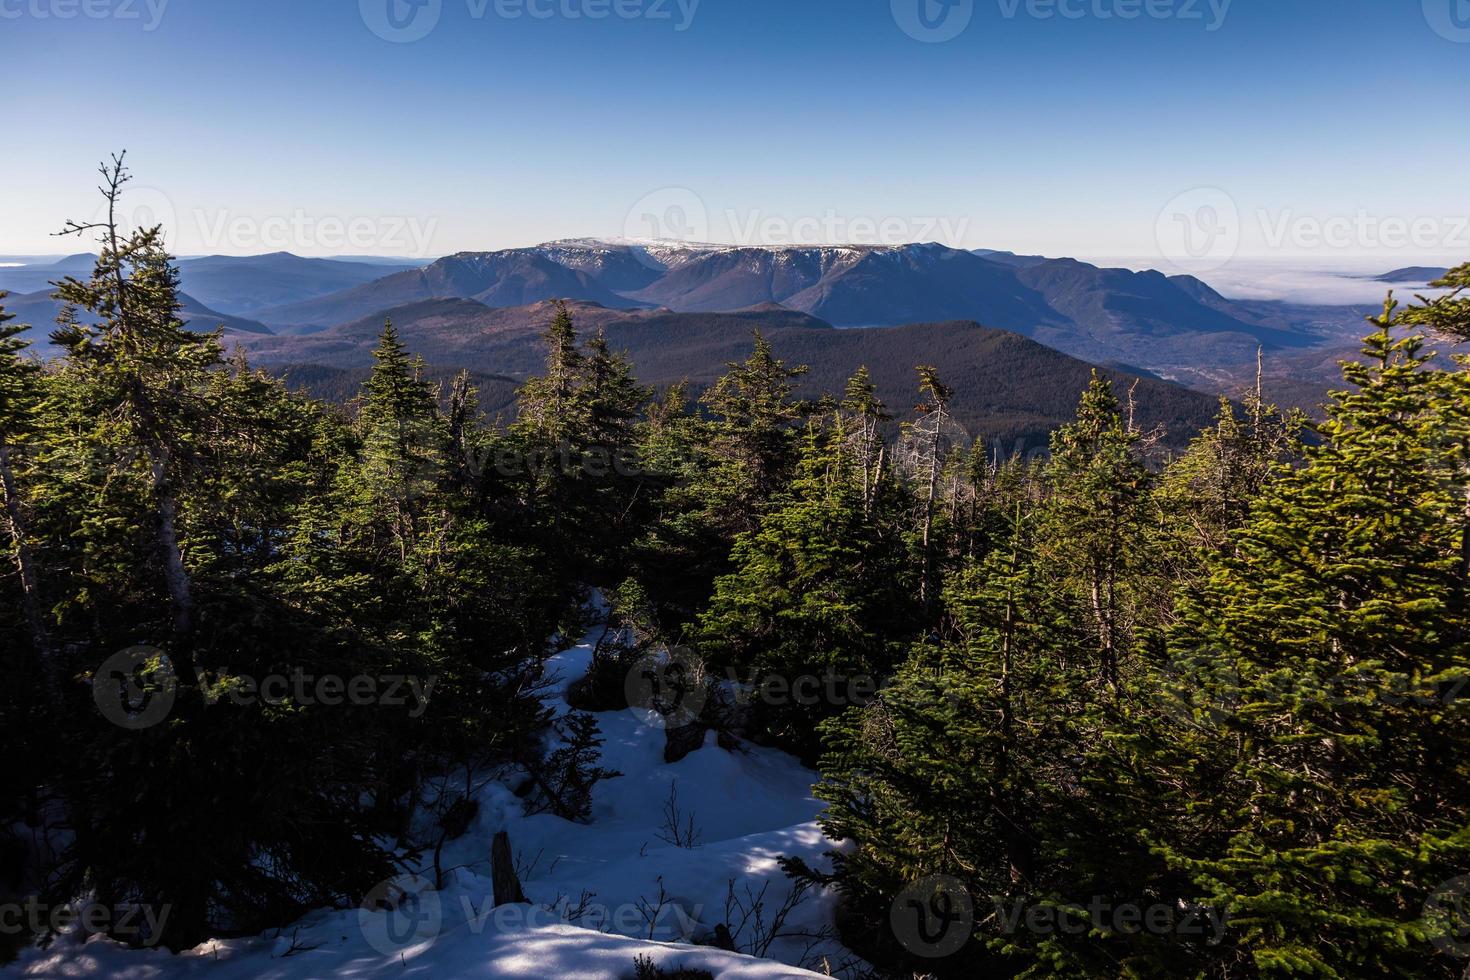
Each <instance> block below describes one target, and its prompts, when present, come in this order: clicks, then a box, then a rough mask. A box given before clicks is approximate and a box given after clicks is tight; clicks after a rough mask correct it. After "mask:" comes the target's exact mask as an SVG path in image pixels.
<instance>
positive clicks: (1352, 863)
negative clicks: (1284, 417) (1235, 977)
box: [1156, 303, 1470, 977]
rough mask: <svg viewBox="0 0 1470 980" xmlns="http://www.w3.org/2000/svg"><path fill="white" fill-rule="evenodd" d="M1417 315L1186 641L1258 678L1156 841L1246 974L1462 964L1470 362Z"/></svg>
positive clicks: (1366, 372) (1178, 641) (1387, 340)
mask: <svg viewBox="0 0 1470 980" xmlns="http://www.w3.org/2000/svg"><path fill="white" fill-rule="evenodd" d="M1402 319H1403V320H1409V321H1411V322H1418V321H1419V320H1420V319H1421V317H1419V316H1417V315H1413V316H1409V317H1403V318H1402ZM1400 322H1401V318H1400V317H1399V316H1397V315H1396V313H1395V308H1394V306H1393V305H1392V303H1390V304H1389V306H1388V307H1386V310H1385V314H1384V316H1383V317H1381V318H1380V319H1379V320H1378V321H1377V323H1378V326H1379V329H1378V331H1377V332H1376V333H1374V334H1373V335H1372V336H1370V337H1369V338H1368V339H1367V345H1366V348H1365V350H1364V354H1365V361H1364V362H1362V363H1358V362H1349V363H1346V364H1345V365H1344V369H1343V374H1344V379H1345V380H1346V381H1347V382H1348V383H1349V384H1350V385H1351V388H1350V389H1348V390H1344V391H1341V392H1337V393H1335V394H1334V396H1333V402H1332V404H1331V405H1330V406H1329V410H1328V419H1327V421H1326V423H1325V424H1323V425H1322V426H1321V428H1320V435H1321V440H1322V441H1321V444H1320V445H1318V446H1315V447H1312V448H1310V449H1309V450H1308V451H1307V464H1306V466H1305V468H1303V469H1301V470H1299V471H1296V472H1292V473H1290V474H1288V475H1286V476H1284V477H1283V478H1281V479H1280V480H1279V481H1277V482H1276V483H1275V484H1273V485H1272V486H1271V487H1270V488H1269V489H1268V491H1267V492H1266V494H1265V496H1264V498H1263V499H1262V500H1261V501H1260V502H1259V504H1258V506H1257V507H1256V509H1255V510H1254V512H1253V515H1252V518H1251V520H1250V522H1249V523H1248V524H1247V525H1246V526H1245V528H1244V529H1243V530H1242V531H1241V532H1240V534H1239V535H1238V537H1237V538H1236V539H1235V540H1234V541H1233V542H1232V545H1231V548H1230V549H1229V550H1228V551H1227V552H1226V553H1225V554H1224V555H1223V556H1222V557H1221V558H1220V559H1219V561H1218V564H1217V565H1216V567H1215V569H1214V572H1213V575H1212V576H1211V578H1210V579H1209V582H1208V585H1207V586H1206V587H1205V588H1204V589H1203V590H1202V591H1201V592H1200V593H1199V594H1198V595H1197V596H1189V597H1186V601H1185V603H1184V606H1183V622H1182V624H1181V625H1180V626H1179V627H1178V628H1177V629H1176V630H1175V631H1174V632H1173V633H1172V634H1171V636H1170V649H1171V654H1172V655H1173V656H1174V657H1176V658H1183V657H1192V656H1198V655H1200V654H1201V653H1205V654H1208V655H1209V656H1210V657H1212V658H1213V659H1215V660H1218V661H1222V662H1223V663H1224V664H1225V666H1226V668H1227V669H1228V671H1229V672H1230V673H1232V674H1234V675H1235V676H1237V677H1238V678H1239V691H1238V694H1237V696H1236V697H1235V698H1234V699H1233V705H1232V706H1231V710H1228V711H1226V712H1223V713H1216V714H1215V716H1214V717H1215V723H1214V724H1212V725H1209V726H1206V727H1204V728H1202V729H1200V730H1199V731H1197V732H1196V734H1195V736H1194V737H1193V738H1192V739H1191V741H1190V743H1189V749H1190V750H1189V751H1188V752H1187V753H1184V754H1185V755H1186V756H1187V758H1184V759H1171V760H1169V761H1168V763H1167V764H1169V765H1170V768H1171V769H1172V770H1173V771H1178V769H1177V768H1175V767H1176V766H1177V765H1179V764H1181V763H1182V764H1184V765H1185V766H1187V767H1188V770H1192V771H1193V772H1194V774H1195V776H1194V782H1193V785H1192V786H1191V787H1190V790H1189V794H1190V796H1191V797H1192V800H1193V802H1192V803H1191V804H1190V805H1188V806H1187V807H1184V808H1182V809H1181V810H1180V811H1179V813H1180V814H1181V817H1180V819H1179V821H1178V822H1177V823H1176V824H1173V825H1172V826H1170V825H1161V826H1162V827H1167V832H1165V833H1160V834H1159V835H1157V836H1156V842H1157V846H1158V848H1159V850H1160V853H1162V854H1164V855H1166V856H1167V858H1168V860H1169V862H1170V864H1171V866H1172V867H1174V868H1176V869H1178V870H1180V871H1182V872H1184V873H1187V874H1188V875H1189V876H1190V877H1191V878H1192V879H1193V882H1194V884H1195V885H1196V886H1197V888H1198V894H1197V896H1196V898H1197V900H1198V901H1200V902H1202V903H1204V904H1208V905H1210V906H1213V907H1215V908H1218V909H1222V910H1225V911H1227V912H1228V914H1229V916H1230V920H1231V942H1230V943H1229V945H1228V947H1227V948H1226V949H1225V950H1223V951H1221V953H1220V959H1221V964H1220V967H1219V969H1221V970H1222V971H1226V972H1228V973H1230V974H1233V973H1235V972H1238V971H1241V970H1253V971H1256V972H1258V973H1260V974H1262V975H1268V976H1285V975H1304V974H1315V975H1321V976H1369V975H1373V976H1378V975H1402V976H1409V975H1412V976H1444V977H1450V976H1458V975H1459V973H1460V972H1461V971H1462V970H1463V963H1462V962H1457V961H1454V960H1453V959H1451V958H1450V957H1449V956H1446V955H1442V954H1437V953H1436V947H1435V946H1434V943H1435V942H1436V941H1441V942H1442V941H1443V940H1445V939H1451V940H1453V939H1454V937H1455V930H1457V929H1460V928H1463V923H1462V922H1458V921H1455V922H1449V923H1446V922H1444V921H1437V922H1436V921H1431V920H1428V919H1426V918H1425V916H1424V909H1425V907H1426V902H1431V900H1432V899H1433V896H1434V893H1435V891H1436V889H1437V888H1439V887H1440V885H1441V883H1444V882H1446V881H1449V880H1451V879H1455V878H1457V877H1458V876H1460V875H1462V874H1463V873H1464V872H1465V869H1466V868H1467V866H1470V822H1467V819H1466V817H1465V814H1466V812H1467V811H1470V795H1467V791H1466V787H1467V786H1470V782H1467V780H1466V776H1467V772H1466V768H1465V767H1466V760H1467V759H1470V742H1467V739H1466V735H1465V733H1466V731H1467V730H1470V729H1467V727H1466V724H1465V717H1464V715H1465V712H1466V710H1467V704H1470V702H1467V701H1466V700H1465V699H1463V698H1462V697H1460V696H1459V695H1460V693H1461V692H1462V691H1463V688H1464V685H1465V684H1466V683H1467V682H1470V622H1467V608H1466V599H1465V595H1466V572H1467V567H1466V565H1465V563H1464V561H1463V557H1462V554H1463V552H1462V548H1463V543H1464V539H1465V528H1466V525H1465V521H1464V500H1465V493H1466V490H1467V484H1470V479H1467V473H1470V467H1467V464H1470V456H1467V453H1470V449H1467V447H1470V374H1467V373H1466V372H1465V371H1463V370H1457V371H1451V370H1442V369H1436V368H1434V367H1432V366H1431V365H1430V363H1429V356H1428V354H1427V352H1426V351H1425V349H1424V341H1423V339H1422V338H1421V337H1418V336H1414V335H1396V327H1397V326H1398V324H1399V323H1400ZM1160 755H1161V757H1163V756H1165V755H1167V753H1160ZM1191 759H1193V760H1195V761H1190V760H1191ZM1161 764H1165V763H1163V762H1161ZM1431 904H1432V902H1431ZM1447 929H1448V930H1449V931H1446V930H1447Z"/></svg>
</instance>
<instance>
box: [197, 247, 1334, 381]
mask: <svg viewBox="0 0 1470 980" xmlns="http://www.w3.org/2000/svg"><path fill="white" fill-rule="evenodd" d="M185 285H186V289H189V288H190V287H189V284H188V280H187V278H186V283H185ZM194 292H195V293H196V294H197V291H194ZM200 295H201V298H204V299H206V300H207V301H212V302H214V303H215V305H216V308H218V309H222V310H224V311H226V312H230V313H236V314H246V313H248V315H249V316H251V317H252V318H253V319H257V320H259V321H261V322H263V323H265V324H267V325H269V326H270V327H271V328H272V329H273V330H274V331H275V332H277V333H284V334H309V333H315V332H319V331H321V330H325V329H327V328H329V327H333V326H337V325H340V324H345V323H351V322H353V321H355V320H357V319H359V318H362V317H368V316H374V315H378V314H381V313H384V312H385V311H387V310H390V309H394V308H397V307H401V306H406V305H409V304H413V303H419V302H422V301H425V300H433V299H468V300H473V301H475V302H477V303H480V304H482V305H485V306H490V307H513V306H524V305H528V304H533V303H538V302H541V301H543V300H547V299H572V300H579V301H586V302H593V303H597V304H599V305H600V306H604V307H607V308H608V309H668V310H672V311H675V312H681V313H709V312H733V311H739V310H745V309H750V308H753V307H757V306H761V305H770V304H778V305H780V306H782V307H785V308H787V309H791V310H795V311H797V312H802V313H809V314H811V315H813V316H815V317H818V318H820V319H822V320H824V321H826V322H828V323H831V324H833V325H835V326H839V327H874V326H895V325H899V324H904V323H914V322H938V321H946V320H957V319H963V320H973V321H976V322H980V323H984V324H986V325H987V326H993V327H998V328H1002V329H1006V330H1011V331H1014V332H1016V333H1020V334H1023V335H1025V336H1029V337H1033V338H1035V339H1037V340H1039V341H1041V342H1043V343H1045V344H1047V345H1049V346H1053V347H1056V348H1057V349H1059V350H1063V351H1066V352H1067V353H1071V354H1074V355H1076V356H1079V357H1084V358H1087V359H1088V360H1093V361H1099V362H1104V363H1116V364H1124V365H1138V366H1142V367H1145V368H1148V369H1150V370H1158V371H1163V372H1166V373H1172V372H1175V371H1179V370H1190V369H1193V368H1196V367H1198V366H1200V365H1201V364H1204V365H1215V364H1219V363H1226V362H1229V363H1244V362H1245V361H1248V360H1250V359H1251V358H1253V357H1254V354H1255V350H1256V348H1257V347H1258V346H1262V345H1264V346H1265V347H1266V348H1267V349H1268V350H1291V349H1305V348H1310V347H1312V346H1314V345H1315V344H1316V343H1318V342H1320V340H1321V338H1320V337H1319V336H1318V335H1316V334H1313V333H1311V332H1309V331H1304V330H1300V329H1297V328H1296V327H1295V326H1294V324H1293V322H1292V320H1291V318H1290V316H1289V315H1284V314H1282V313H1280V312H1279V311H1278V312H1277V313H1275V314H1273V315H1267V316H1262V315H1261V314H1260V312H1259V311H1258V310H1253V309H1248V308H1246V307H1243V306H1240V305H1238V304H1234V303H1232V302H1231V301H1229V300H1227V299H1225V298H1224V297H1222V296H1221V295H1220V294H1218V293H1216V292H1215V291H1214V290H1213V289H1211V288H1210V287H1209V286H1208V285H1206V284H1205V283H1204V282H1202V281H1200V280H1199V279H1196V278H1194V277H1191V276H1165V275H1163V274H1162V273H1158V272H1151V271H1150V272H1133V271H1131V270H1128V269H1105V268H1100V267H1098V266H1094V265H1090V264H1088V263H1085V262H1079V261H1076V260H1074V259H1048V258H1045V257H1043V256H1022V255H1015V254H1013V253H1009V252H996V251H989V250H980V251H977V252H969V251H964V250H960V249H954V248H949V247H946V246H943V245H936V244H916V245H905V246H894V247H886V246H840V247H839V246H823V247H781V248H776V247H734V246H719V245H690V244H684V243H637V242H622V241H602V240H597V239H580V240H571V241H561V242H550V243H547V244H544V245H539V246H535V247H532V248H517V249H505V250H502V251H496V252H465V253H460V254H457V255H452V256H448V257H446V258H443V259H440V260H438V261H437V262H434V263H432V264H431V265H429V266H427V267H426V268H423V269H411V270H405V271H400V272H397V273H394V274H391V275H387V276H383V277H381V278H376V279H373V280H371V281H367V282H363V283H360V284H357V285H353V286H350V287H348V288H345V289H342V290H338V291H333V292H326V293H323V294H320V295H317V296H313V297H310V298H307V299H304V300H299V301H294V302H289V303H284V304H279V305H276V306H271V307H267V308H254V309H251V310H243V309H241V308H239V307H232V306H230V305H229V304H228V303H219V302H218V301H217V300H215V299H214V296H215V295H216V294H212V293H203V294H200Z"/></svg>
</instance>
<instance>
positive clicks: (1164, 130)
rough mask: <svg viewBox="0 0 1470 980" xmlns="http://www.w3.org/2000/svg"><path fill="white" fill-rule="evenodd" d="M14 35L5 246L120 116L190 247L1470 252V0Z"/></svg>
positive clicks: (380, 5)
mask: <svg viewBox="0 0 1470 980" xmlns="http://www.w3.org/2000/svg"><path fill="white" fill-rule="evenodd" d="M412 3H427V4H428V5H427V6H424V7H423V8H422V9H415V7H414V6H412ZM946 3H949V4H955V6H954V7H953V9H948V8H946V6H945V5H944V4H946ZM921 4H923V5H925V6H924V11H925V12H926V13H927V15H928V22H929V23H931V24H935V25H937V27H936V28H935V31H936V34H937V35H941V36H947V35H948V34H951V33H953V34H955V36H954V37H953V38H951V39H949V40H944V41H941V42H935V41H933V40H932V39H931V40H930V41H924V40H919V39H916V38H915V37H913V36H910V33H906V31H905V29H904V28H905V25H907V26H908V27H909V29H910V32H912V33H917V34H919V35H921V36H922V35H924V33H925V31H924V29H923V28H921V27H918V26H917V25H919V24H920V21H919V20H918V14H919V6H920V5H921ZM390 5H392V6H393V8H394V12H395V13H396V15H397V20H396V23H400V24H404V25H407V26H406V33H407V34H410V35H411V34H415V33H424V34H425V36H423V37H422V38H419V39H417V40H410V41H407V42H403V41H398V42H395V41H390V40H385V39H384V38H383V37H381V36H379V34H388V35H390V36H391V35H393V34H394V31H393V29H392V28H391V26H389V25H390V21H389V19H388V14H389V9H388V8H389V6H390ZM533 13H534V14H536V16H533V15H532V14H533ZM68 14H69V15H71V16H66V15H68ZM599 14H600V15H602V16H597V15H599ZM1129 15H1132V16H1129ZM373 26H376V27H377V28H378V32H377V33H375V32H374V30H373V29H372V28H373ZM961 27H962V28H963V29H962V30H960V28H961ZM430 28H432V29H430ZM425 32H426V33H425ZM401 36H402V35H400V37H401ZM0 66H3V71H4V73H5V89H6V91H7V93H8V95H9V96H10V97H9V98H7V99H6V107H5V115H6V125H5V133H6V139H5V147H4V150H3V156H0V159H3V163H0V167H3V173H4V180H3V181H0V254H8V253H31V252H57V251H65V250H72V249H73V246H69V245H62V244H60V243H58V242H57V241H56V240H54V239H51V238H49V237H48V233H49V232H51V231H53V230H55V229H56V228H57V227H59V225H60V224H61V222H62V221H63V220H64V219H65V218H67V217H77V216H80V217H88V216H90V214H91V212H92V209H93V208H94V199H93V190H92V188H93V185H94V183H95V181H94V179H93V176H94V175H93V173H92V171H93V168H94V167H95V165H96V163H97V161H98V160H100V159H101V158H102V157H103V156H104V155H105V154H107V153H108V152H109V151H112V150H115V149H119V148H124V147H125V148H127V150H128V151H129V159H130V162H131V163H132V165H133V168H134V170H135V172H136V174H137V180H136V185H135V187H136V191H135V195H134V198H135V204H136V206H137V207H138V208H139V213H140V214H143V215H147V214H156V215H157V216H158V217H160V218H162V219H164V220H166V221H167V222H168V223H169V225H170V226H171V230H170V243H171V245H172V246H173V248H174V249H175V251H177V252H179V253H181V254H198V253H202V252H231V253H250V252H261V251H273V250H276V247H277V246H279V247H283V248H288V249H289V250H291V251H296V252H299V253H302V254H340V253H361V254H381V253H392V254H407V253H419V254H426V255H438V254H444V253H448V252H452V251H457V250H461V249H488V248H499V247H507V246H512V245H521V244H530V243H535V242H539V241H543V240H548V239H554V238H561V237H571V236H581V235H588V236H613V235H623V234H636V235H644V234H648V233H649V232H655V233H657V232H665V233H668V234H674V235H689V236H692V237H701V238H708V239H710V240H716V241H732V242H756V241H759V242H764V243H769V244H779V243H781V242H782V241H783V240H790V241H801V242H806V241H812V240H855V241H867V240H874V241H884V240H890V239H893V238H904V239H907V238H920V237H922V238H929V239H938V240H945V241H947V242H948V243H950V244H955V245H963V246H966V247H982V246H984V247H992V248H1008V249H1015V250H1018V251H1035V252H1044V253H1047V254H1051V255H1061V254H1070V255H1078V256H1082V257H1091V258H1101V257H1121V256H1141V257H1150V256H1155V255H1160V254H1161V255H1162V257H1163V258H1178V259H1180V260H1181V261H1184V262H1189V261H1194V262H1196V263H1208V262H1209V261H1211V260H1212V257H1211V255H1210V254H1207V253H1208V245H1209V243H1210V242H1211V241H1213V239H1212V238H1210V237H1209V233H1210V231H1211V229H1212V228H1215V227H1216V226H1217V225H1219V224H1220V221H1224V222H1227V223H1230V222H1233V224H1234V227H1233V231H1232V232H1231V234H1230V235H1227V238H1233V242H1231V249H1230V251H1231V254H1232V255H1249V256H1257V255H1259V256H1295V257H1307V256H1310V257H1312V258H1320V259H1322V260H1324V261H1336V260H1347V259H1355V260H1356V259H1358V258H1362V257H1364V256H1370V255H1371V256H1378V255H1382V256H1388V257H1393V258H1402V259H1404V264H1407V263H1409V262H1417V261H1419V260H1420V259H1431V258H1440V259H1443V260H1445V261H1448V260H1451V259H1457V258H1458V259H1463V258H1470V231H1467V230H1466V229H1465V228H1462V227H1457V226H1458V225H1459V223H1460V222H1461V221H1462V220H1463V221H1465V222H1466V223H1467V224H1470V188H1467V186H1466V183H1465V180H1464V174H1465V160H1466V159H1467V150H1470V133H1467V131H1466V130H1465V128H1464V127H1463V125H1461V124H1460V123H1459V122H1457V121H1456V120H1455V119H1454V118H1452V117H1450V116H1449V115H1448V110H1449V108H1450V107H1451V106H1452V105H1453V104H1454V103H1455V102H1456V101H1457V100H1460V101H1462V100H1463V93H1464V92H1465V91H1467V90H1470V0H1331V2H1329V0H1233V2H1229V3H1227V2H1226V0H1213V2H1212V0H698V2H696V0H361V2H359V0H0ZM1441 114H1443V116H1442V115H1441ZM1429 132H1433V134H1434V135H1433V137H1432V139H1431V140H1430V141H1429V143H1428V145H1429V146H1430V147H1431V148H1432V149H1431V150H1429V151H1426V150H1424V149H1420V148H1417V147H1414V146H1412V145H1410V144H1409V143H1408V140H1409V139H1411V138H1412V137H1413V134H1415V133H1429ZM1181 209H1182V212H1183V215H1182V217H1181V216H1180V215H1179V214H1176V213H1174V212H1176V211H1180V210H1181ZM1222 213H1223V217H1222ZM650 216H652V217H650ZM1217 219H1219V220H1217ZM1192 224H1198V225H1199V226H1200V234H1202V235H1204V236H1205V237H1203V238H1200V239H1199V242H1200V245H1199V247H1190V246H1184V247H1183V252H1184V254H1179V253H1180V250H1181V246H1180V244H1179V242H1178V241H1173V242H1171V241H1169V240H1168V239H1170V236H1171V235H1173V234H1174V232H1173V231H1171V230H1170V229H1172V228H1175V227H1176V226H1177V228H1179V229H1181V230H1180V231H1179V234H1186V233H1188V232H1189V229H1190V227H1191V225H1192ZM1462 246H1463V247H1462ZM1462 252H1464V253H1467V254H1461V253H1462ZM1196 253H1198V254H1196Z"/></svg>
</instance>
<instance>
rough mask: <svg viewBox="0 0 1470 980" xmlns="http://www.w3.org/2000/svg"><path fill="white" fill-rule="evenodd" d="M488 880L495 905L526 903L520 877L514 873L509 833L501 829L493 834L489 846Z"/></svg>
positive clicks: (513, 859) (514, 867) (498, 906)
mask: <svg viewBox="0 0 1470 980" xmlns="http://www.w3.org/2000/svg"><path fill="white" fill-rule="evenodd" d="M490 880H491V883H492V885H493V887H494V891H495V907H496V908H500V906H502V905H527V904H529V900H528V899H527V898H526V893H525V892H524V891H522V890H521V879H520V876H519V875H517V874H516V866H515V858H514V857H512V855H511V851H510V834H508V833H507V832H505V831H504V830H502V831H501V832H500V833H498V834H496V835H495V842H494V843H493V844H492V845H491V846H490Z"/></svg>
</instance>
